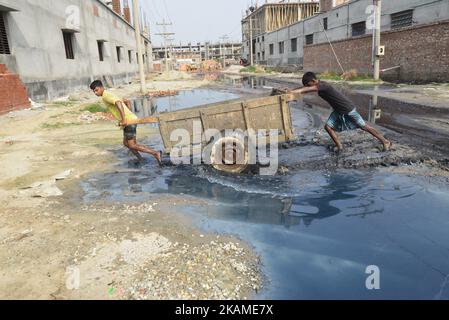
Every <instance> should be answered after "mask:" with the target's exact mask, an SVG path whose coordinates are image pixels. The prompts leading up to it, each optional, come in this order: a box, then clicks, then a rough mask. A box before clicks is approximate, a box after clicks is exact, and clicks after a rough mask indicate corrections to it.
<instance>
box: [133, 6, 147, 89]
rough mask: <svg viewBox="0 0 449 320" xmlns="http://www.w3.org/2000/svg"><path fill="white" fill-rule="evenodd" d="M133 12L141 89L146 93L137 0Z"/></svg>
mask: <svg viewBox="0 0 449 320" xmlns="http://www.w3.org/2000/svg"><path fill="white" fill-rule="evenodd" d="M133 13H134V30H135V32H136V45H137V56H138V57H137V61H138V62H139V73H140V91H141V92H142V93H146V91H147V89H146V81H145V70H144V66H143V56H142V36H141V34H140V24H139V21H140V18H139V4H138V2H137V0H133Z"/></svg>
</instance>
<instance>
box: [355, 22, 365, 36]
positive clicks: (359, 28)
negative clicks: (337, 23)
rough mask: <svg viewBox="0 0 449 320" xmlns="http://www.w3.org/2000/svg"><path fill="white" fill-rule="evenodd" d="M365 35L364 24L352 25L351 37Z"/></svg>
mask: <svg viewBox="0 0 449 320" xmlns="http://www.w3.org/2000/svg"><path fill="white" fill-rule="evenodd" d="M365 33H366V22H365V21H362V22H357V23H353V24H352V36H353V37H358V36H363V35H364V34H365Z"/></svg>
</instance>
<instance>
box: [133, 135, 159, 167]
mask: <svg viewBox="0 0 449 320" xmlns="http://www.w3.org/2000/svg"><path fill="white" fill-rule="evenodd" d="M128 146H129V148H130V149H131V150H134V151H136V152H143V153H147V154H150V155H152V156H153V157H154V158H155V159H156V160H157V162H158V163H159V164H161V163H162V157H161V153H160V152H158V151H156V150H153V149H151V148H148V147H145V146H142V145H140V144H137V140H136V139H133V140H129V141H128Z"/></svg>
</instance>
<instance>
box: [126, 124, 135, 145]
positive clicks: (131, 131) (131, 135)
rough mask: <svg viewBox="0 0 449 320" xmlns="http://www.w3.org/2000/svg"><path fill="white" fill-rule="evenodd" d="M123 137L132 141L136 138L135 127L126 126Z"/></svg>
mask: <svg viewBox="0 0 449 320" xmlns="http://www.w3.org/2000/svg"><path fill="white" fill-rule="evenodd" d="M123 136H124V137H125V139H126V140H127V141H128V140H134V139H136V137H137V125H132V126H127V127H125V128H124V129H123Z"/></svg>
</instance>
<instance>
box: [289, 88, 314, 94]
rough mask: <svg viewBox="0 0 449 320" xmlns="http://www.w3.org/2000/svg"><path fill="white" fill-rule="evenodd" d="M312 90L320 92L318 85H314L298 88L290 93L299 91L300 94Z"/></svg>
mask: <svg viewBox="0 0 449 320" xmlns="http://www.w3.org/2000/svg"><path fill="white" fill-rule="evenodd" d="M311 92H318V87H317V86H313V87H304V88H301V89H296V90H293V91H290V93H293V94H294V93H299V94H306V93H311Z"/></svg>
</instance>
